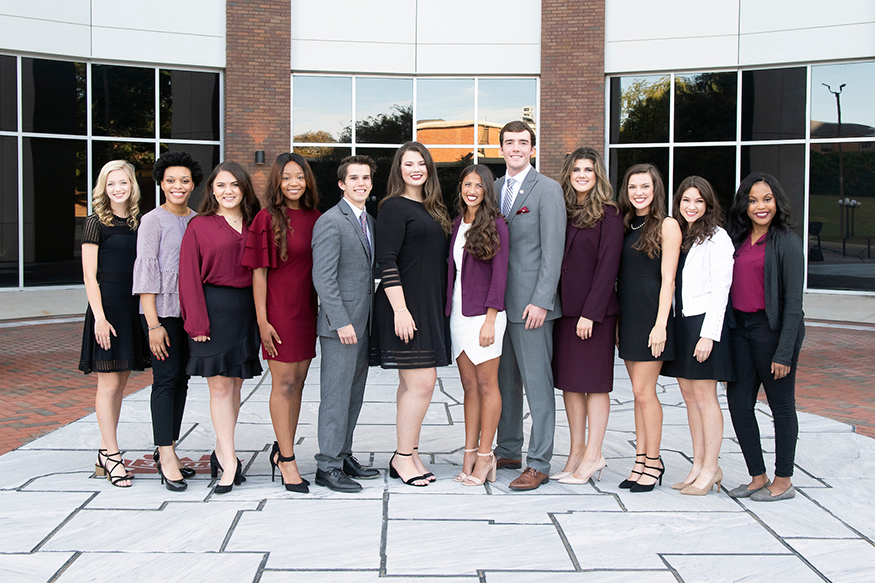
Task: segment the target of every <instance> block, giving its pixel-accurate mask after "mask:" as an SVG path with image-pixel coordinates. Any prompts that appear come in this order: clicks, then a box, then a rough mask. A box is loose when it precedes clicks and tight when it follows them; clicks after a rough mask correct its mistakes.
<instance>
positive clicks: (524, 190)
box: [501, 168, 538, 223]
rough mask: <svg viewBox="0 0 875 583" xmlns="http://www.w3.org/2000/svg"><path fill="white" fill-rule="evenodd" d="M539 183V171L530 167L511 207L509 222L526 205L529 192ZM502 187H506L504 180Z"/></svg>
mask: <svg viewBox="0 0 875 583" xmlns="http://www.w3.org/2000/svg"><path fill="white" fill-rule="evenodd" d="M537 183H538V173H537V171H535V169H534V168H531V169H529V172H528V173H527V174H526V178H525V180H523V184H522V186H520V190H519V192H517V194H516V198H515V199H514V200H513V206H512V207H511V208H510V216H509V217H506V218H507V222H508V223H510V222H511V221H512V220H513V218H514V217H516V214H517V212H518V211H519V210H520V209H521V208H523V207H524V206H525V203H526V199H527V198H528V197H529V193H530V192H531V191H532V188H534V186H535V184H537ZM501 187H502V188H504V182H502V183H501Z"/></svg>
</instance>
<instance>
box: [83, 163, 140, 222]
mask: <svg viewBox="0 0 875 583" xmlns="http://www.w3.org/2000/svg"><path fill="white" fill-rule="evenodd" d="M115 170H122V171H123V172H124V173H125V174H126V175H127V177H128V182H129V183H130V184H131V196H129V197H128V200H127V201H126V204H127V207H128V209H127V210H128V218H127V220H126V221H125V222H126V223H127V225H128V227H129V228H130V229H131V230H132V231H133V230H135V229H136V228H137V226H138V225H139V224H140V185H139V184H137V173H136V169H135V168H134V165H133V164H131V163H130V162H126V161H125V160H112V161H111V162H107V163H106V164H104V165H103V168H101V169H100V174H98V176H97V183H96V184H95V185H94V190H93V191H92V192H91V210H93V211H94V214H96V215H97V218H98V220H100V222H101V223H102V224H103V225H105V226H107V227H109V226H112V206H111V204H110V202H109V196H108V195H107V194H106V179H107V177H108V176H109V173H110V172H113V171H115Z"/></svg>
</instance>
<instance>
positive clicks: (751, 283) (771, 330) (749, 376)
mask: <svg viewBox="0 0 875 583" xmlns="http://www.w3.org/2000/svg"><path fill="white" fill-rule="evenodd" d="M727 227H728V229H727V230H728V231H729V235H730V236H731V237H732V241H733V243H734V244H735V249H736V251H735V264H734V267H733V273H732V287H731V288H730V292H729V297H730V299H731V300H732V307H733V308H734V309H733V310H731V311H730V313H729V314H728V315H729V318H730V321H729V326H730V328H731V339H732V353H733V363H734V365H735V379H736V380H735V382H731V383H729V384H728V385H727V389H726V399H727V402H728V404H729V413H730V415H731V416H732V426H733V428H734V429H735V435H736V436H737V437H738V445H740V446H741V452H742V453H743V454H744V461H745V463H746V464H747V471H748V473H749V474H750V475H751V476H752V480H751V481H750V483H749V484H742V485H741V486H739V487H737V488H734V489H732V490H730V491H729V495H730V496H732V497H733V498H750V499H751V500H754V501H757V502H771V501H775V500H785V499H787V498H793V497H794V496H795V495H796V490H795V488H793V484H792V482H791V477H792V476H793V463H794V460H795V456H796V438H797V437H798V433H799V423H798V420H797V418H796V396H795V393H796V364H797V361H798V360H799V350H800V348H801V347H802V339H803V338H804V337H805V325H804V324H803V313H802V291H803V290H802V287H803V285H802V281H803V277H804V269H805V261H804V257H803V252H802V240H801V239H800V238H799V237H798V236H797V235H796V234H795V233H794V232H793V231H791V230H790V204H789V199H788V197H787V195H786V194H785V193H784V189H783V188H781V185H780V184H779V183H778V181H777V180H776V179H775V177H774V176H772V175H770V174H766V173H764V172H754V173H752V174H750V175H749V176H748V177H747V178H745V179H744V180H743V181H742V182H741V185H740V186H739V187H738V192H736V194H735V202H734V203H733V204H732V208H731V209H730V210H729V221H728V225H727ZM760 385H762V386H763V388H764V389H765V391H766V398H767V399H768V403H769V409H771V411H772V418H773V420H774V423H775V481H774V482H770V481H769V477H768V474H766V466H765V463H764V462H763V449H762V444H761V442H760V431H759V426H758V424H757V420H756V412H755V411H754V407H755V406H756V403H757V393H758V392H759V388H760Z"/></svg>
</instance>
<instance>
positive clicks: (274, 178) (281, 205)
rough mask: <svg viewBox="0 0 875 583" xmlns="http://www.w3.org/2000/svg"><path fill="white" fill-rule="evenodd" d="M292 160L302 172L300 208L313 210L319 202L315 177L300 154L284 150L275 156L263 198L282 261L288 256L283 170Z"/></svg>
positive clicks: (287, 218) (288, 227)
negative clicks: (302, 182) (302, 184)
mask: <svg viewBox="0 0 875 583" xmlns="http://www.w3.org/2000/svg"><path fill="white" fill-rule="evenodd" d="M289 162H294V163H295V164H297V165H298V166H300V167H301V170H302V171H303V172H304V194H302V195H301V199H300V202H301V209H303V210H313V209H315V208H316V205H318V204H319V190H318V189H317V188H316V177H315V176H314V175H313V171H312V170H311V169H310V165H309V164H307V161H306V160H305V159H304V157H303V156H301V155H300V154H294V153H291V152H285V153H283V154H280V155H279V156H277V157H276V161H275V162H274V163H273V166H272V167H271V169H270V178H268V179H267V186H266V187H265V188H264V200H265V203H266V204H265V207H264V208H266V209H267V212H269V213H270V228H271V229H272V230H273V242H274V244H275V245H276V247H277V249H279V252H280V259H282V260H283V261H285V260H287V259H288V258H289V232H288V231H289V229H291V228H292V227H291V225H290V224H289V216H288V215H287V214H286V197H285V195H283V189H282V185H283V171H284V170H285V168H286V164H288V163H289Z"/></svg>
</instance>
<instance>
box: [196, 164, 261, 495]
mask: <svg viewBox="0 0 875 583" xmlns="http://www.w3.org/2000/svg"><path fill="white" fill-rule="evenodd" d="M258 206H259V205H258V199H257V198H256V197H255V192H254V191H253V189H252V181H251V180H250V179H249V175H248V174H247V173H246V171H245V170H244V169H243V167H242V166H240V164H237V163H236V162H222V163H221V164H219V165H218V166H216V168H215V169H214V170H213V173H212V174H211V175H210V177H209V179H208V180H207V187H206V193H205V196H204V199H203V202H202V203H201V206H200V208H199V209H198V216H196V217H195V218H193V219H192V220H191V223H189V226H188V229H187V230H186V231H185V235H184V236H183V238H182V248H181V250H180V257H179V302H180V305H181V308H182V318H183V320H184V321H185V331H186V332H188V335H189V336H191V340H190V342H189V354H190V357H189V361H188V367H187V369H186V370H187V372H188V374H190V375H198V376H203V377H206V378H207V383H208V385H209V387H210V415H211V417H212V420H213V429H214V430H215V432H216V449H215V451H214V452H213V454H212V455H211V456H210V473H211V475H212V476H213V477H216V475H217V473H218V470H220V469H224V470H223V472H224V473H223V474H222V478H221V480H219V483H218V484H217V485H216V489H215V492H216V493H217V494H224V493H226V492H230V491H231V489H232V488H233V486H234V484H237V485H239V484H240V483H242V482H243V480H244V477H243V473H242V467H241V463H242V462H241V461H240V460H238V459H237V454H236V452H235V451H234V426H235V425H236V423H237V414H238V412H239V411H240V387H241V386H242V385H243V379H249V378H252V377H254V376H256V375H258V374H261V364H260V363H259V360H258V344H259V334H258V324H257V320H256V316H255V303H254V302H253V296H252V272H251V271H250V270H249V269H248V268H246V267H244V266H243V264H242V260H243V251H244V249H245V247H246V236H247V235H248V233H249V229H248V227H249V224H250V223H251V222H252V219H253V218H254V217H255V213H256V212H257V211H258Z"/></svg>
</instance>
